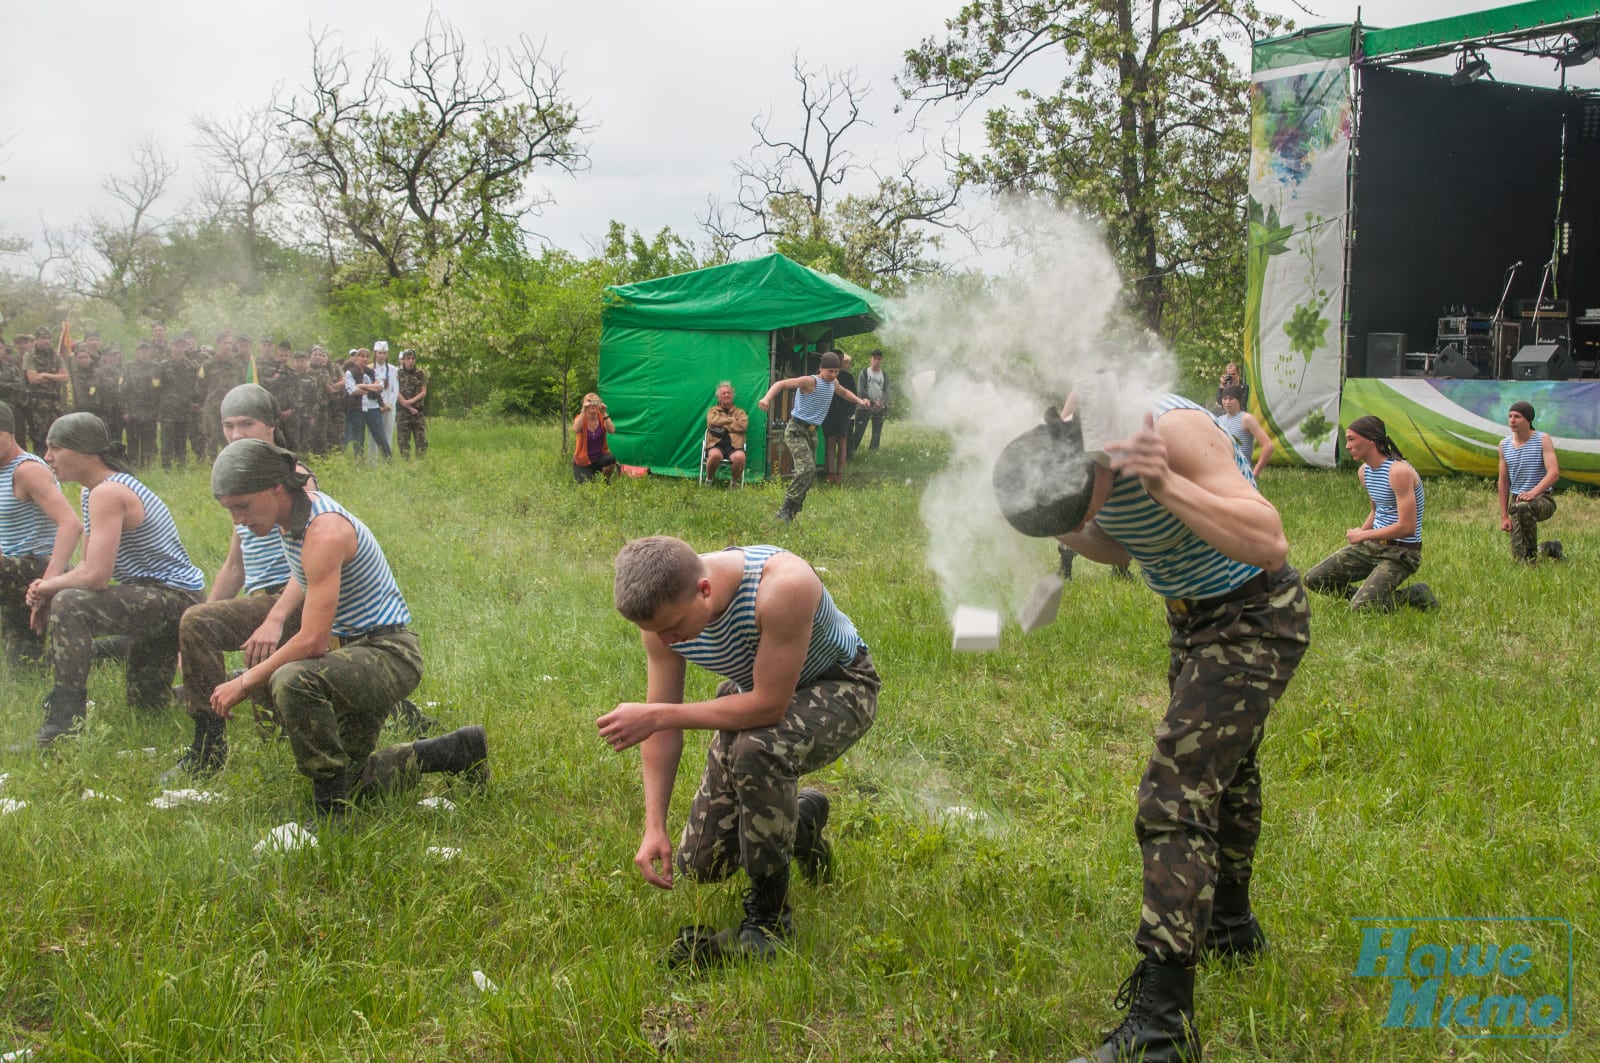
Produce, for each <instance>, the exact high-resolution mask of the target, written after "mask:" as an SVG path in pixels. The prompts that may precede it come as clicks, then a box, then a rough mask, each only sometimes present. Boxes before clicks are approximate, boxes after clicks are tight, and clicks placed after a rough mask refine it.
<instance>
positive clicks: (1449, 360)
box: [1433, 343, 1478, 380]
mask: <svg viewBox="0 0 1600 1063" xmlns="http://www.w3.org/2000/svg"><path fill="white" fill-rule="evenodd" d="M1433 375H1434V376H1447V377H1450V378H1452V379H1454V380H1471V379H1472V378H1473V377H1475V376H1477V375H1478V367H1477V366H1475V365H1473V364H1472V360H1471V359H1470V358H1468V357H1467V356H1466V355H1464V354H1462V353H1461V349H1460V348H1459V347H1457V346H1456V345H1455V344H1453V343H1452V344H1450V345H1449V346H1448V347H1446V348H1445V349H1444V350H1442V351H1440V352H1439V355H1438V357H1436V358H1435V359H1434V360H1433Z"/></svg>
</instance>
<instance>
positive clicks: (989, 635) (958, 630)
mask: <svg viewBox="0 0 1600 1063" xmlns="http://www.w3.org/2000/svg"><path fill="white" fill-rule="evenodd" d="M950 626H951V627H952V628H954V629H955V641H954V642H953V643H952V644H951V647H950V648H951V649H953V650H957V651H960V652H965V653H972V652H976V651H978V650H998V649H999V648H1000V614H999V613H997V612H996V611H995V610H993V609H982V608H979V607H978V606H975V605H958V606H956V615H955V616H953V617H952V618H951V619H950Z"/></svg>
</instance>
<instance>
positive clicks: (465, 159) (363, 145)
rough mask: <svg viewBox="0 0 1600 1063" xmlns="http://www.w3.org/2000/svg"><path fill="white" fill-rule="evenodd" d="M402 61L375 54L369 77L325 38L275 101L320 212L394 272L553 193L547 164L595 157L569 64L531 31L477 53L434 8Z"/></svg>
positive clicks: (567, 166) (476, 236)
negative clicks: (307, 75)
mask: <svg viewBox="0 0 1600 1063" xmlns="http://www.w3.org/2000/svg"><path fill="white" fill-rule="evenodd" d="M392 66H394V64H392V63H391V61H390V59H389V57H388V56H387V55H385V54H384V53H383V52H381V51H378V52H374V53H373V55H372V56H371V58H370V60H369V62H368V63H367V66H366V69H365V70H364V71H363V72H361V73H360V74H359V75H358V74H356V73H355V71H354V70H353V67H352V59H351V56H350V54H349V53H348V52H347V51H345V50H344V49H343V48H342V47H341V46H339V45H338V44H337V43H336V42H335V41H333V40H331V39H330V37H329V35H328V34H326V33H324V34H322V35H321V36H318V37H314V38H313V40H312V71H311V84H310V86H309V87H308V88H307V89H306V90H305V92H304V94H303V95H300V96H295V97H293V98H291V99H290V100H289V101H288V102H287V103H283V104H280V105H277V106H275V108H274V111H275V114H276V117H277V119H278V123H279V127H280V128H281V129H282V130H283V131H284V132H285V133H286V134H287V135H288V137H289V149H288V151H289V159H290V162H291V163H292V165H293V166H294V167H295V169H296V171H297V172H298V174H299V175H300V177H301V178H302V179H303V181H304V182H305V184H306V191H307V193H308V194H309V196H310V198H311V201H312V202H313V203H314V204H316V209H317V210H319V211H321V212H322V213H323V216H324V217H325V218H326V220H328V221H329V222H331V223H333V224H335V225H336V226H337V228H338V230H339V234H340V236H341V237H342V238H345V239H348V240H349V241H352V242H353V243H354V244H355V245H357V246H359V247H361V248H364V249H366V250H367V251H369V252H370V253H372V254H373V255H374V256H376V257H377V259H378V260H379V261H380V262H381V263H382V265H383V269H384V270H385V271H386V272H387V273H388V275H389V276H391V277H400V276H403V275H405V274H407V273H409V272H411V271H413V270H415V269H417V268H419V267H421V266H422V265H423V264H425V263H427V262H428V261H430V260H431V259H433V258H434V257H435V256H436V255H439V254H440V253H442V252H447V251H450V250H452V249H454V248H456V247H459V246H461V245H463V244H466V243H470V242H473V241H482V240H485V239H487V238H488V236H489V234H490V232H491V231H492V230H493V228H494V227H495V226H496V225H497V224H499V223H502V222H510V223H513V224H516V223H517V222H518V219H519V218H520V216H521V215H522V214H523V213H526V212H528V211H532V210H536V209H537V208H538V207H539V206H540V205H542V204H543V203H544V202H548V200H549V197H548V196H538V195H530V194H529V193H528V192H527V189H526V187H525V186H526V184H527V180H528V178H529V177H530V176H531V175H532V173H533V172H534V171H535V170H537V169H540V168H542V167H550V168H553V169H555V170H559V171H562V172H566V173H572V172H576V171H578V170H581V169H583V168H584V167H585V166H586V165H587V163H588V146H587V144H585V143H583V141H582V139H581V138H582V136H583V134H585V133H587V132H588V131H589V127H587V126H585V125H584V124H583V123H582V122H581V120H580V118H579V115H578V110H577V108H576V106H575V105H574V104H572V103H571V102H570V101H569V100H568V99H567V98H566V96H565V94H564V90H563V88H562V84H561V82H562V78H563V76H564V73H565V72H564V70H563V69H562V68H561V67H560V66H559V65H557V64H555V63H553V62H551V61H549V60H547V59H545V58H544V56H543V54H542V52H541V49H540V48H539V47H537V46H535V45H534V44H533V42H532V41H530V40H529V39H528V38H527V37H521V38H518V41H517V43H516V45H515V46H513V47H512V48H511V49H509V50H508V51H507V52H505V53H501V52H500V51H498V50H490V51H488V52H486V54H485V55H484V56H483V57H482V58H481V59H476V60H475V59H474V58H473V57H471V56H469V55H468V52H467V47H466V43H465V41H464V40H463V39H462V37H461V34H460V33H459V32H458V31H457V30H456V29H455V27H454V26H452V25H451V24H450V23H449V22H448V21H446V20H445V19H444V18H443V16H441V15H439V14H438V13H434V14H431V15H430V16H429V18H428V23H427V27H426V30H425V32H424V33H423V36H422V38H421V39H420V40H418V41H417V43H416V44H415V45H414V46H413V47H412V48H411V51H410V52H409V53H408V55H407V56H406V58H405V60H404V62H403V63H402V64H400V65H399V66H400V69H399V70H398V72H396V73H391V67H392Z"/></svg>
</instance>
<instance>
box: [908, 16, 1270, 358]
mask: <svg viewBox="0 0 1600 1063" xmlns="http://www.w3.org/2000/svg"><path fill="white" fill-rule="evenodd" d="M945 26H946V33H945V35H944V36H943V37H942V38H928V39H927V40H924V41H923V42H922V44H921V45H919V46H918V47H917V48H915V49H913V50H911V51H909V52H907V53H906V65H905V69H904V72H903V75H902V79H901V89H902V92H903V93H904V94H905V95H906V96H907V97H908V98H909V99H912V100H915V101H917V102H918V103H919V104H922V105H928V104H936V103H939V102H941V101H950V102H952V103H956V104H958V105H960V106H962V107H967V106H971V105H973V104H975V103H976V102H978V101H980V100H985V99H988V98H990V95H991V93H994V92H996V90H999V89H1001V88H1003V87H1005V86H1007V85H1008V84H1010V83H1012V82H1013V80H1014V79H1021V78H1022V77H1024V76H1028V77H1030V78H1031V79H1032V80H1034V81H1035V83H1038V82H1039V81H1041V80H1044V81H1048V80H1053V79H1054V77H1056V76H1057V74H1059V78H1060V82H1059V86H1058V87H1056V88H1055V89H1052V90H1045V91H1040V90H1036V89H1028V88H1024V89H1019V90H1017V91H1016V94H1015V95H1016V100H1015V103H1014V104H1013V105H1008V106H999V107H995V108H993V109H991V110H990V111H989V112H988V114H987V118H986V128H987V132H988V151H987V153H985V154H983V155H981V156H972V155H965V156H963V157H962V158H961V159H960V162H959V166H960V169H961V173H962V174H963V175H964V176H965V177H967V178H969V179H971V180H976V181H982V182H985V183H987V184H989V185H991V186H992V187H994V188H996V189H1012V190H1020V191H1026V192H1037V193H1043V194H1046V195H1049V196H1051V197H1052V198H1054V199H1055V200H1056V201H1058V202H1060V203H1063V204H1072V205H1074V206H1076V207H1078V208H1079V209H1082V210H1084V211H1085V212H1087V213H1089V214H1091V215H1093V216H1094V217H1096V218H1098V219H1099V220H1100V222H1101V223H1102V225H1103V226H1104V229H1105V233H1106V237H1107V239H1108V241H1109V243H1110V245H1111V248H1112V251H1113V253H1114V254H1115V255H1116V257H1117V260H1118V262H1119V263H1120V264H1121V266H1122V268H1123V270H1124V272H1125V273H1126V274H1127V275H1128V276H1129V278H1130V281H1131V285H1132V294H1131V297H1130V301H1131V304H1132V307H1131V308H1132V310H1133V312H1134V313H1135V315H1136V317H1137V318H1138V320H1140V321H1141V322H1142V323H1143V324H1144V325H1145V326H1147V327H1148V328H1150V329H1152V330H1154V331H1156V332H1158V333H1162V334H1164V335H1167V336H1169V337H1173V336H1176V335H1179V334H1180V329H1182V330H1192V329H1194V328H1195V327H1196V326H1197V325H1198V326H1200V327H1201V328H1202V329H1203V330H1207V331H1211V332H1213V333H1215V332H1219V331H1221V332H1222V333H1223V334H1224V335H1225V334H1226V330H1219V329H1218V324H1219V323H1220V321H1221V319H1223V318H1228V319H1233V320H1235V324H1233V326H1232V333H1233V337H1234V338H1236V337H1237V333H1238V325H1237V323H1236V319H1237V318H1238V316H1239V310H1238V305H1239V300H1240V297H1241V296H1242V294H1243V290H1244V269H1243V261H1242V258H1240V257H1239V255H1238V252H1239V249H1240V248H1241V247H1242V246H1243V241H1244V203H1245V188H1246V185H1245V162H1246V154H1247V148H1248V117H1249V116H1248V96H1249V94H1248V88H1249V85H1248V82H1247V79H1246V77H1245V75H1244V74H1243V72H1241V71H1240V70H1239V69H1238V68H1237V67H1236V66H1235V64H1234V63H1233V62H1232V60H1230V59H1229V58H1228V56H1227V54H1226V53H1225V52H1224V48H1223V46H1224V43H1225V42H1227V41H1228V40H1230V39H1232V40H1235V41H1239V42H1248V41H1249V39H1250V38H1251V37H1254V36H1262V35H1265V34H1267V33H1270V32H1273V31H1276V30H1278V29H1281V28H1283V27H1284V26H1285V23H1284V21H1283V20H1281V19H1279V18H1277V17H1275V16H1271V15H1263V14H1262V13H1261V12H1260V11H1259V10H1258V9H1257V7H1256V6H1255V5H1254V4H1253V3H1251V2H1249V0H1198V2H1197V0H1187V2H1177V3H1171V2H1169V3H1162V2H1161V0H1048V2H1047V0H981V2H974V3H969V4H967V5H966V6H965V7H963V8H962V9H961V10H960V12H959V13H957V15H956V16H955V17H954V18H952V19H949V20H947V21H946V23H945ZM1041 66H1045V67H1047V68H1048V70H1047V71H1044V72H1041V71H1040V70H1038V68H1039V67H1041ZM1024 70H1026V71H1027V75H1024V74H1023V71H1024ZM1041 74H1043V77H1041V76H1040V75H1041ZM1175 310H1176V313H1175V312H1174V311H1175Z"/></svg>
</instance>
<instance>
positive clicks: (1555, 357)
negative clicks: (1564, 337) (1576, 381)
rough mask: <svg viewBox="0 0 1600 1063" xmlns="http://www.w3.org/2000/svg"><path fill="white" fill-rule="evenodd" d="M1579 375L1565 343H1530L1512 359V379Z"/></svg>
mask: <svg viewBox="0 0 1600 1063" xmlns="http://www.w3.org/2000/svg"><path fill="white" fill-rule="evenodd" d="M1577 375H1578V367H1577V366H1575V365H1573V364H1572V359H1571V358H1569V357H1568V356H1567V346H1566V344H1564V343H1530V344H1528V345H1527V346H1526V347H1524V348H1522V350H1520V351H1518V352H1517V356H1516V357H1515V358H1513V359H1511V379H1512V380H1571V379H1572V378H1573V377H1575V376H1577Z"/></svg>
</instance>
